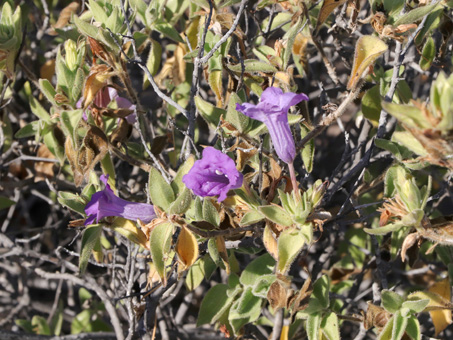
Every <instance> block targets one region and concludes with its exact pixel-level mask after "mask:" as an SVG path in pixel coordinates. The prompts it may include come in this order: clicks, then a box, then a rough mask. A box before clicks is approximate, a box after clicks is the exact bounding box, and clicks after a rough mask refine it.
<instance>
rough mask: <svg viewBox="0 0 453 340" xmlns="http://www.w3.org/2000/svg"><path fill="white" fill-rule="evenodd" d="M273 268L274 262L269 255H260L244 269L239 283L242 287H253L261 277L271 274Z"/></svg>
mask: <svg viewBox="0 0 453 340" xmlns="http://www.w3.org/2000/svg"><path fill="white" fill-rule="evenodd" d="M274 266H275V260H274V258H273V257H272V256H271V255H270V254H269V253H266V254H264V255H261V256H260V257H258V258H256V259H254V260H253V261H252V262H250V263H249V264H248V265H247V267H245V269H244V270H243V271H242V273H241V276H240V278H239V281H240V282H241V284H242V285H243V286H254V285H256V284H257V282H259V279H260V278H261V277H263V276H264V275H269V274H272V272H273V269H274Z"/></svg>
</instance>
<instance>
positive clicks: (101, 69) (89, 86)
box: [82, 64, 117, 109]
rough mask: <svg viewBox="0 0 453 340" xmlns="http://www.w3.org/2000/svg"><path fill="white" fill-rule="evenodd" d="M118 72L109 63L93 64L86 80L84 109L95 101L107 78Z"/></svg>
mask: <svg viewBox="0 0 453 340" xmlns="http://www.w3.org/2000/svg"><path fill="white" fill-rule="evenodd" d="M116 74H117V72H115V71H113V70H112V69H111V68H110V67H109V66H107V65H104V64H102V65H93V66H92V67H91V69H90V73H89V74H88V77H87V79H86V81H85V86H84V88H83V101H82V109H86V108H87V107H88V106H90V104H91V103H92V102H93V101H94V98H95V97H96V94H97V93H98V92H99V91H100V90H101V89H102V88H104V86H105V85H106V82H107V80H109V79H110V78H111V77H113V76H115V75H116Z"/></svg>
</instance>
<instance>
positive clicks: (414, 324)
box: [406, 316, 422, 340]
mask: <svg viewBox="0 0 453 340" xmlns="http://www.w3.org/2000/svg"><path fill="white" fill-rule="evenodd" d="M406 333H407V335H409V337H410V338H411V339H412V340H421V339H422V333H421V331H420V322H419V321H418V319H417V317H415V316H412V317H410V318H409V319H408V320H407V326H406Z"/></svg>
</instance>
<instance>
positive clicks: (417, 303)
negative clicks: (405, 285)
mask: <svg viewBox="0 0 453 340" xmlns="http://www.w3.org/2000/svg"><path fill="white" fill-rule="evenodd" d="M428 304H429V299H420V300H408V301H404V302H403V304H402V305H401V306H402V307H403V308H409V309H410V310H411V311H413V312H414V313H421V312H422V311H423V310H424V309H425V308H426V306H428Z"/></svg>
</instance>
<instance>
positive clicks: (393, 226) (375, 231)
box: [363, 222, 404, 235]
mask: <svg viewBox="0 0 453 340" xmlns="http://www.w3.org/2000/svg"><path fill="white" fill-rule="evenodd" d="M403 227H404V224H403V223H399V222H397V223H390V224H387V225H386V226H384V227H379V228H372V229H371V228H363V230H364V231H365V232H366V233H368V234H371V235H385V234H388V233H390V232H392V231H396V230H399V229H401V228H403Z"/></svg>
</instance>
